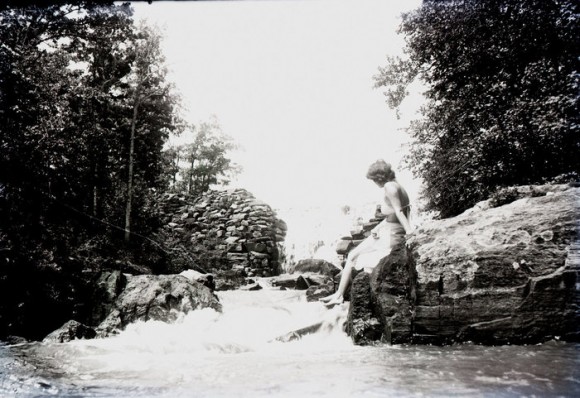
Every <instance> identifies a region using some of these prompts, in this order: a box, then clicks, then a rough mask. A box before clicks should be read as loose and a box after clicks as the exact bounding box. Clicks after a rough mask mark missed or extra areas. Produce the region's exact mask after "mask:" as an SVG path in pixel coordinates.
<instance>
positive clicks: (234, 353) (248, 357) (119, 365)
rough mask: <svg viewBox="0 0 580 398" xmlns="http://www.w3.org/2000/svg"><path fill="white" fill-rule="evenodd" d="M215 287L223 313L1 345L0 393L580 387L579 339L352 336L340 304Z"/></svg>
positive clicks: (388, 392)
mask: <svg viewBox="0 0 580 398" xmlns="http://www.w3.org/2000/svg"><path fill="white" fill-rule="evenodd" d="M219 297H220V300H221V302H222V304H223V307H224V308H223V312H222V313H221V314H219V313H216V312H214V311H213V310H199V311H193V312H191V313H189V314H187V315H185V316H181V317H180V318H179V320H178V321H177V322H175V323H173V324H165V323H162V322H141V323H136V324H133V325H130V327H128V328H127V329H126V330H125V331H124V332H122V333H121V334H120V335H118V336H115V337H111V338H107V339H95V340H77V341H73V342H70V343H65V344H41V343H33V344H23V345H13V346H7V345H0V397H50V396H58V397H132V396H134V397H217V398H219V397H393V396H395V397H423V396H461V397H462V396H489V397H492V396H493V397H498V396H499V397H520V396H538V397H545V396H567V397H573V396H576V397H577V396H580V355H579V354H580V345H578V344H567V343H562V342H558V341H552V342H548V343H545V344H541V345H533V346H502V347H484V346H477V345H472V344H462V345H457V346H446V347H438V346H372V347H357V346H354V345H353V344H352V343H351V341H350V339H349V338H348V337H347V336H346V334H345V333H344V332H343V324H344V322H345V319H346V313H347V309H348V308H347V305H348V304H344V305H343V306H339V307H334V308H333V309H330V310H329V309H326V308H325V307H324V306H322V305H321V304H319V303H307V302H306V300H305V296H304V293H303V292H298V291H278V290H270V289H263V290H260V291H256V292H242V291H236V292H221V293H219ZM320 320H323V326H322V328H321V329H320V330H319V331H318V332H317V333H314V334H309V335H305V336H303V337H302V338H300V339H297V340H293V341H290V342H281V341H277V340H276V337H278V336H281V335H284V334H286V333H287V332H289V331H292V330H296V329H299V328H302V327H305V326H308V325H311V324H314V323H316V322H319V321H320Z"/></svg>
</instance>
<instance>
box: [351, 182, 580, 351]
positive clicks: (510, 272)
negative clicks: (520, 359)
mask: <svg viewBox="0 0 580 398" xmlns="http://www.w3.org/2000/svg"><path fill="white" fill-rule="evenodd" d="M579 203H580V189H579V188H572V187H568V188H567V189H563V190H562V189H554V191H553V192H548V194H546V195H545V196H538V197H528V198H523V199H519V200H516V201H514V202H512V203H510V204H507V205H504V206H501V207H496V208H489V207H482V206H480V207H478V209H471V210H469V211H466V212H465V213H464V214H461V215H459V216H457V217H453V218H449V219H444V220H437V221H430V222H427V223H426V224H424V225H423V226H421V228H420V229H419V230H417V231H416V232H415V233H414V236H413V237H412V239H411V240H410V241H409V242H408V244H407V247H404V246H401V247H400V248H399V249H398V250H393V252H392V254H391V256H389V257H386V258H384V259H383V260H381V262H380V264H379V265H378V266H377V267H376V268H375V269H374V270H373V274H372V277H371V281H370V286H371V293H372V297H373V304H374V305H373V308H372V310H373V311H374V312H373V313H374V314H375V315H376V316H377V318H378V319H379V320H380V322H381V323H382V325H383V327H385V328H386V333H385V335H384V336H383V338H386V339H387V340H388V341H390V342H393V343H397V342H399V343H404V342H410V343H447V342H459V341H474V342H478V343H485V344H503V343H533V342H540V341H544V340H547V339H550V338H555V337H560V338H562V339H564V340H574V341H577V340H578V338H579V335H580V333H579V331H578V324H579V322H578V321H579V316H580V313H579V311H578V303H579V301H580V300H579V293H580V292H579V291H578V290H577V288H576V283H577V282H578V280H579V276H578V270H579V268H580V264H579V256H578V248H579V247H580V243H579V240H578V231H577V226H578V224H579V221H580V220H579V216H580V211H579V210H580V209H579V206H578V205H579ZM355 300H356V298H355Z"/></svg>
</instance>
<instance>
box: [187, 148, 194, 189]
mask: <svg viewBox="0 0 580 398" xmlns="http://www.w3.org/2000/svg"><path fill="white" fill-rule="evenodd" d="M194 163H195V157H194V156H193V155H191V168H190V169H189V189H188V193H189V194H190V195H191V194H192V193H193V164H194Z"/></svg>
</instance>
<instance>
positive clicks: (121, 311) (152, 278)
mask: <svg viewBox="0 0 580 398" xmlns="http://www.w3.org/2000/svg"><path fill="white" fill-rule="evenodd" d="M202 308H213V309H215V310H218V311H219V310H221V306H220V303H219V301H218V299H217V298H216V297H215V295H214V294H213V293H212V292H211V290H210V289H209V288H207V287H206V286H203V285H202V284H201V283H198V282H192V281H190V280H188V279H187V278H186V277H184V276H181V275H138V276H128V277H127V283H126V286H125V288H124V290H123V291H122V292H121V294H120V295H119V296H118V297H117V298H116V300H115V303H114V308H113V309H112V311H111V312H110V313H109V315H108V316H107V318H106V319H105V320H104V321H103V322H101V324H100V325H99V326H98V328H97V333H98V335H99V336H107V335H109V334H114V333H116V332H118V331H119V330H122V329H124V328H125V327H126V326H127V325H128V324H130V323H133V322H136V321H148V320H158V321H164V322H170V321H174V320H175V319H176V318H177V316H178V314H179V313H187V312H189V311H193V310H196V309H202Z"/></svg>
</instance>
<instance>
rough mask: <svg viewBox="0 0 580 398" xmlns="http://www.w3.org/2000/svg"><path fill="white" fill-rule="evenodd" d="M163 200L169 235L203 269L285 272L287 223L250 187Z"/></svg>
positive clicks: (263, 273) (252, 273) (254, 273)
mask: <svg viewBox="0 0 580 398" xmlns="http://www.w3.org/2000/svg"><path fill="white" fill-rule="evenodd" d="M162 203H163V206H162V210H161V211H162V213H163V214H164V216H165V220H164V221H165V223H166V224H165V226H164V230H165V233H166V235H169V236H170V239H173V240H174V242H175V241H177V242H179V243H181V245H180V246H181V247H182V248H183V249H185V250H187V251H188V252H190V253H191V254H192V257H193V258H194V259H195V262H196V264H195V265H196V266H197V267H199V268H201V269H202V270H204V271H207V272H215V271H218V270H236V271H243V272H244V273H245V274H246V275H247V276H271V275H278V274H279V273H280V252H281V250H282V243H283V241H284V238H285V236H286V229H287V227H286V223H285V222H284V221H283V220H281V219H279V218H278V217H277V215H276V212H275V211H274V210H273V209H272V208H271V207H270V206H269V205H268V204H266V203H264V202H262V201H260V200H258V199H256V198H255V197H254V196H253V195H252V194H251V193H250V192H248V191H246V190H244V189H236V190H227V191H209V192H207V193H206V194H204V195H203V196H201V197H199V198H197V199H193V198H191V197H189V196H187V195H176V194H168V195H166V197H165V198H163V199H162Z"/></svg>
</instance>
